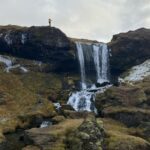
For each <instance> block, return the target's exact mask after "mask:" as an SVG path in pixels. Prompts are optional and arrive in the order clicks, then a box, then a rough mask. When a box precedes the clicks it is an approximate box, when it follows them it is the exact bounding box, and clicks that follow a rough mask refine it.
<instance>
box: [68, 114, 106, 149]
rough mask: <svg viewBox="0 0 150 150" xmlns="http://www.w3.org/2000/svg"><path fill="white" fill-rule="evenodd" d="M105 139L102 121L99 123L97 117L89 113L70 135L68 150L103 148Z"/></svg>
mask: <svg viewBox="0 0 150 150" xmlns="http://www.w3.org/2000/svg"><path fill="white" fill-rule="evenodd" d="M103 139H104V129H103V126H102V122H101V123H100V124H98V123H97V121H96V119H95V117H94V116H92V115H89V116H88V117H87V118H86V119H85V120H84V122H83V123H82V124H81V126H80V127H79V128H78V129H77V130H76V131H75V132H73V133H71V134H70V135H68V138H67V140H66V141H67V150H102V148H103Z"/></svg>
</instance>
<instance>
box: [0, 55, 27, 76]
mask: <svg viewBox="0 0 150 150" xmlns="http://www.w3.org/2000/svg"><path fill="white" fill-rule="evenodd" d="M0 62H2V63H4V64H5V65H6V68H5V71H6V72H7V73H9V72H10V70H12V69H15V68H20V69H21V70H22V71H23V72H24V73H27V72H28V71H29V70H28V69H26V68H25V67H23V66H21V65H20V64H16V65H13V62H12V60H11V59H10V58H8V57H5V56H2V55H0Z"/></svg>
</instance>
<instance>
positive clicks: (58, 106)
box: [53, 103, 61, 110]
mask: <svg viewBox="0 0 150 150" xmlns="http://www.w3.org/2000/svg"><path fill="white" fill-rule="evenodd" d="M53 105H54V106H55V107H56V109H57V110H59V109H60V108H61V105H60V103H53Z"/></svg>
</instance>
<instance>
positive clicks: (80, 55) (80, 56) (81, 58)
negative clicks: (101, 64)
mask: <svg viewBox="0 0 150 150" xmlns="http://www.w3.org/2000/svg"><path fill="white" fill-rule="evenodd" d="M76 46H77V54H78V60H79V63H80V72H81V87H82V89H86V82H85V62H84V55H83V49H82V45H81V44H80V43H79V42H77V43H76Z"/></svg>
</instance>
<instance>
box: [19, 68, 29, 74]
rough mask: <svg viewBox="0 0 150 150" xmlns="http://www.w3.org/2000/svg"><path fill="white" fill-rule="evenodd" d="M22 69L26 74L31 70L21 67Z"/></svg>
mask: <svg viewBox="0 0 150 150" xmlns="http://www.w3.org/2000/svg"><path fill="white" fill-rule="evenodd" d="M20 69H21V70H22V71H23V72H24V73H27V72H28V71H29V70H28V69H26V68H25V67H20Z"/></svg>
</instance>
